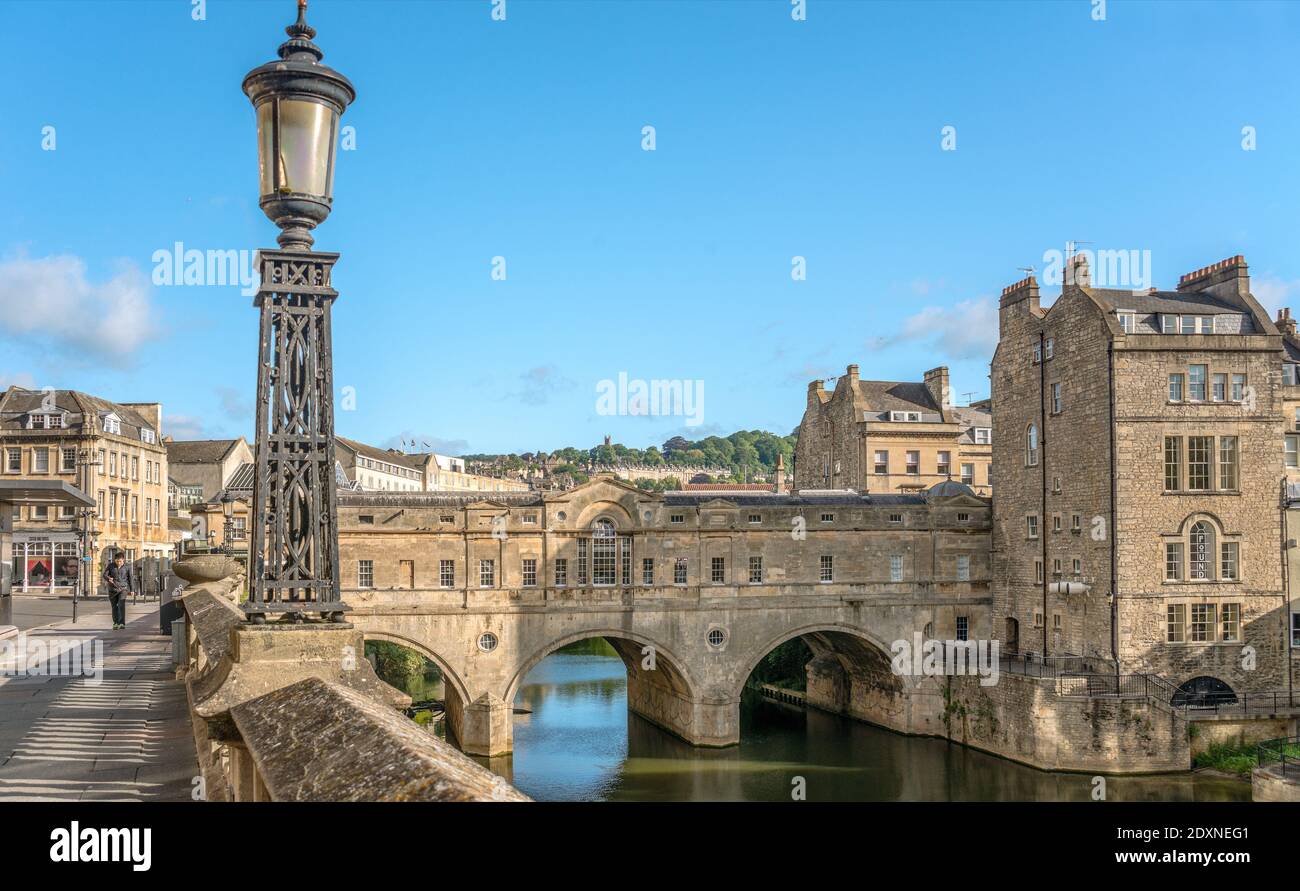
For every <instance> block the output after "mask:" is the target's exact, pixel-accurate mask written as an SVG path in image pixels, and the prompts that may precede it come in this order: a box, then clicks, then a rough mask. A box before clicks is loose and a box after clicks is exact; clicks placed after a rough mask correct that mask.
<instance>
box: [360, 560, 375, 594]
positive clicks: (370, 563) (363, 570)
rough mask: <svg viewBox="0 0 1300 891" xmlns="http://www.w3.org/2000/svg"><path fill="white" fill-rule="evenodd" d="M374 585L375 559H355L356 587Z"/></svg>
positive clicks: (370, 586)
mask: <svg viewBox="0 0 1300 891" xmlns="http://www.w3.org/2000/svg"><path fill="white" fill-rule="evenodd" d="M374 586H375V561H374V560H358V561H357V587H358V588H373V587H374Z"/></svg>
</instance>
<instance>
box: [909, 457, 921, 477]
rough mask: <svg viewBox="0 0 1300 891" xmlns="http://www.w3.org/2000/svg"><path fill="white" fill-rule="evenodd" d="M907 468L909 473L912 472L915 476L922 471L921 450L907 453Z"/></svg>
mask: <svg viewBox="0 0 1300 891" xmlns="http://www.w3.org/2000/svg"><path fill="white" fill-rule="evenodd" d="M906 470H907V472H908V473H910V474H912V475H913V476H915V475H916V474H918V473H920V472H921V453H920V452H908V453H907V467H906Z"/></svg>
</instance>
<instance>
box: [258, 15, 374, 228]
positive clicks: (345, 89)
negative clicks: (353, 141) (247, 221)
mask: <svg viewBox="0 0 1300 891" xmlns="http://www.w3.org/2000/svg"><path fill="white" fill-rule="evenodd" d="M306 15H307V4H306V2H305V0H300V2H299V4H298V20H297V21H296V22H294V23H293V24H292V25H290V26H289V27H287V28H285V33H287V34H288V35H289V39H288V40H287V41H285V42H284V43H283V44H281V46H280V49H279V56H280V58H279V59H278V60H277V61H274V62H268V63H266V64H265V65H262V66H260V67H258V68H254V69H253V70H252V71H250V72H249V73H248V75H247V76H246V77H245V78H244V92H245V93H246V94H247V95H248V98H249V99H250V100H251V101H252V103H253V108H254V109H255V110H256V112H257V160H258V171H259V177H258V184H259V189H258V192H259V195H260V196H261V197H260V199H259V201H258V204H259V205H260V206H261V208H262V211H263V212H264V213H265V214H266V215H267V216H268V217H269V218H270V219H271V221H272V222H273V223H275V224H276V225H277V226H279V227H280V229H281V232H280V237H279V242H280V247H282V248H283V249H285V250H302V251H305V250H310V248H311V245H312V241H313V239H312V236H311V230H312V229H314V228H316V226H317V225H319V224H320V223H323V222H324V221H325V218H326V217H327V216H329V213H330V209H331V207H332V205H333V201H334V154H335V147H336V145H337V144H338V125H339V117H340V116H341V115H342V114H343V110H344V109H345V108H347V106H348V105H349V104H350V103H351V102H352V100H353V99H354V98H356V91H355V90H354V89H353V88H352V84H351V83H350V82H349V81H348V79H347V78H346V77H344V76H343V75H341V74H339V73H338V72H337V71H335V70H334V69H332V68H330V67H329V66H327V65H322V64H321V62H320V60H321V58H323V57H324V55H325V54H324V53H323V52H322V51H321V49H320V48H319V47H318V46H316V44H314V43H312V41H311V38H313V37H315V36H316V30H315V29H314V28H312V27H311V26H310V25H308V24H307V19H306Z"/></svg>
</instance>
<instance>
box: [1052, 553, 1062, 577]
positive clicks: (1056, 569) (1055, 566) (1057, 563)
mask: <svg viewBox="0 0 1300 891" xmlns="http://www.w3.org/2000/svg"><path fill="white" fill-rule="evenodd" d="M1060 574H1061V558H1060V557H1053V558H1052V575H1060Z"/></svg>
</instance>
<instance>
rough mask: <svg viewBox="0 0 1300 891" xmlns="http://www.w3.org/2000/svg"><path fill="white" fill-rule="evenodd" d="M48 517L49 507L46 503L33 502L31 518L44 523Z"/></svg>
mask: <svg viewBox="0 0 1300 891" xmlns="http://www.w3.org/2000/svg"><path fill="white" fill-rule="evenodd" d="M49 518H50V507H49V505H48V504H33V505H32V519H33V520H37V521H40V522H42V523H44V522H45V521H46V520H48V519H49Z"/></svg>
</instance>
